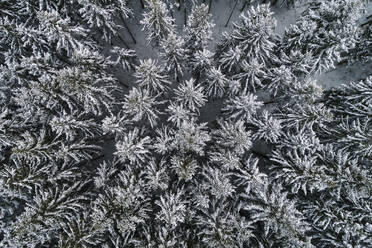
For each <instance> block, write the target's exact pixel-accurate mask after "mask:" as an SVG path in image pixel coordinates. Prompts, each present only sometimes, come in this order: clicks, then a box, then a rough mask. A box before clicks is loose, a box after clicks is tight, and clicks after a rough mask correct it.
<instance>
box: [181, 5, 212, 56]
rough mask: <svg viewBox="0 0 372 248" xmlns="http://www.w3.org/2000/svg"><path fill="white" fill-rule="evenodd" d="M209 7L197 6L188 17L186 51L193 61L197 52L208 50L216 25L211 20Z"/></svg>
mask: <svg viewBox="0 0 372 248" xmlns="http://www.w3.org/2000/svg"><path fill="white" fill-rule="evenodd" d="M210 19H211V15H210V14H209V13H208V6H207V5H205V4H201V5H195V6H194V7H193V8H192V10H191V14H190V15H189V17H188V20H187V25H186V27H185V45H184V46H185V49H186V50H187V53H188V54H189V55H190V59H191V60H193V59H194V57H195V54H196V53H197V52H200V51H203V50H204V49H207V48H208V43H209V42H210V40H211V38H212V28H213V27H214V23H213V22H212V21H211V20H210Z"/></svg>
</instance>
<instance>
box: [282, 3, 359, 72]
mask: <svg viewBox="0 0 372 248" xmlns="http://www.w3.org/2000/svg"><path fill="white" fill-rule="evenodd" d="M361 5H362V4H361V1H350V0H333V1H319V2H315V3H313V4H311V6H310V7H309V9H308V10H306V11H305V12H303V13H302V15H301V18H300V19H299V20H298V21H297V23H296V24H295V25H291V27H290V28H289V29H287V30H286V32H285V35H284V37H283V44H282V47H283V49H284V50H285V51H286V53H287V54H288V53H289V51H291V50H299V51H301V53H303V54H305V53H310V54H312V56H313V57H314V59H315V60H314V61H313V62H312V63H313V64H311V67H312V71H315V72H320V71H324V70H329V69H331V68H334V67H335V62H340V61H341V60H342V59H343V53H344V52H347V51H348V50H349V49H351V48H353V47H354V46H355V43H356V39H357V36H358V31H357V27H356V20H357V19H358V17H359V14H360V10H361Z"/></svg>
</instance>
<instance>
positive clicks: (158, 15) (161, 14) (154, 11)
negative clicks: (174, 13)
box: [141, 0, 175, 45]
mask: <svg viewBox="0 0 372 248" xmlns="http://www.w3.org/2000/svg"><path fill="white" fill-rule="evenodd" d="M146 3H147V8H148V11H147V12H146V13H144V14H143V19H142V20H141V24H142V25H143V30H145V31H146V32H147V40H148V41H149V43H152V44H154V45H159V43H160V41H161V40H163V39H166V38H167V37H168V35H169V34H171V33H174V29H175V26H174V20H173V18H172V17H170V16H169V10H168V8H167V6H166V4H165V3H164V2H163V1H162V0H146Z"/></svg>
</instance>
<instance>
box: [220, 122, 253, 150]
mask: <svg viewBox="0 0 372 248" xmlns="http://www.w3.org/2000/svg"><path fill="white" fill-rule="evenodd" d="M219 126H220V127H219V129H217V130H215V131H214V132H213V140H214V142H215V144H216V145H217V147H219V149H221V150H222V149H226V150H229V151H232V152H234V153H236V154H239V155H242V154H244V153H245V152H246V151H248V150H249V149H250V148H251V146H252V141H251V136H252V135H251V132H250V131H247V130H246V129H245V126H244V122H243V121H241V120H239V121H237V122H230V121H229V122H226V121H224V122H220V123H219Z"/></svg>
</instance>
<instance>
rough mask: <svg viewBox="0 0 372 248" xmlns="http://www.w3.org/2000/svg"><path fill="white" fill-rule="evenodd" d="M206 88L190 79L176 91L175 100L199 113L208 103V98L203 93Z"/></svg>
mask: <svg viewBox="0 0 372 248" xmlns="http://www.w3.org/2000/svg"><path fill="white" fill-rule="evenodd" d="M203 90H204V87H203V86H201V85H195V80H194V79H192V78H191V79H190V80H187V81H185V82H184V83H182V84H180V85H179V86H178V88H177V89H176V90H175V91H174V92H175V94H176V98H175V100H176V101H177V102H179V103H181V104H183V106H185V107H187V108H188V109H190V110H191V111H193V112H199V109H200V107H202V106H203V105H204V104H205V103H206V101H207V100H206V97H205V95H204V93H203Z"/></svg>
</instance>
